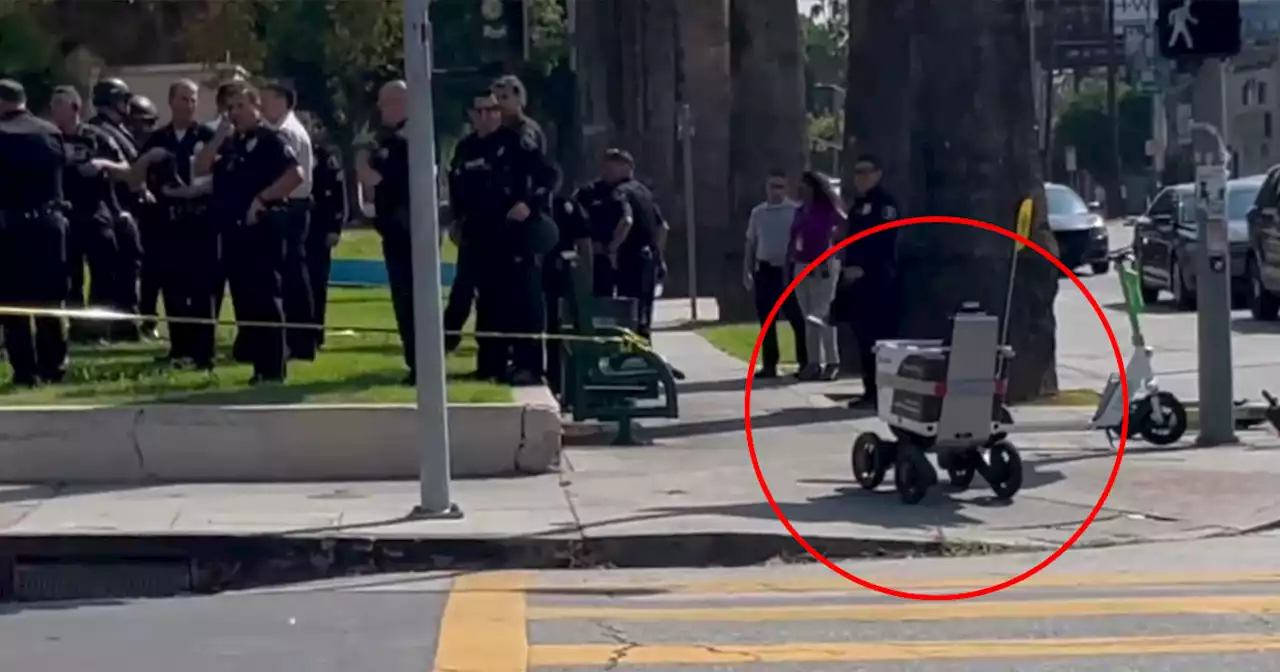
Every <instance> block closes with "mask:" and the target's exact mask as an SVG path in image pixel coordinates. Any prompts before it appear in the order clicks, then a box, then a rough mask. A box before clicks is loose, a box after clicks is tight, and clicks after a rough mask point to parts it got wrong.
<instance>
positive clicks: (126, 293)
mask: <svg viewBox="0 0 1280 672" xmlns="http://www.w3.org/2000/svg"><path fill="white" fill-rule="evenodd" d="M92 93H93V95H92V99H93V106H94V107H95V108H96V109H97V114H96V115H94V116H93V117H92V118H91V119H89V125H91V126H94V127H96V128H99V129H101V130H102V131H103V132H104V133H106V134H107V135H108V136H110V137H111V139H112V141H113V142H114V144H115V145H116V147H117V148H118V149H119V151H120V154H121V156H122V158H123V160H124V162H125V163H126V164H128V165H130V166H132V165H133V164H134V163H135V162H136V161H137V160H138V147H139V144H138V139H137V136H135V135H134V133H133V130H132V128H131V127H130V123H129V121H130V117H129V101H130V100H131V99H132V97H133V94H132V93H131V92H130V91H129V85H128V84H125V83H124V81H123V80H120V79H116V78H109V79H103V80H99V81H98V83H97V84H94V85H93V92H92ZM144 191H145V187H143V186H142V185H140V184H137V183H135V182H133V181H132V180H130V179H129V178H128V177H127V176H126V177H124V178H117V179H116V200H117V201H118V202H119V204H120V212H119V214H118V216H117V217H116V220H115V222H114V227H113V228H114V230H115V235H116V244H117V253H116V254H117V256H116V282H115V287H114V288H113V290H112V292H111V294H112V296H113V298H114V301H113V303H114V306H113V307H114V308H115V309H116V310H118V311H120V312H123V313H129V314H134V315H136V314H137V313H138V277H139V275H140V274H141V271H142V238H141V234H140V233H139V231H138V222H137V214H136V213H137V212H138V210H139V209H140V207H141V205H142V204H143V202H144V197H143V192H144ZM140 336H141V332H140V331H139V328H138V325H137V324H134V323H117V324H115V325H113V327H112V330H111V337H112V339H113V340H121V341H137V340H139V338H140Z"/></svg>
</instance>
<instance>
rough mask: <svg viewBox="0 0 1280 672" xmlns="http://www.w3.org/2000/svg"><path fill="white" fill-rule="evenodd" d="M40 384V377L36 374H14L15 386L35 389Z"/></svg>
mask: <svg viewBox="0 0 1280 672" xmlns="http://www.w3.org/2000/svg"><path fill="white" fill-rule="evenodd" d="M38 385H40V379H39V378H36V377H35V376H14V377H13V386H14V387H23V388H27V389H33V388H35V387H37V386H38Z"/></svg>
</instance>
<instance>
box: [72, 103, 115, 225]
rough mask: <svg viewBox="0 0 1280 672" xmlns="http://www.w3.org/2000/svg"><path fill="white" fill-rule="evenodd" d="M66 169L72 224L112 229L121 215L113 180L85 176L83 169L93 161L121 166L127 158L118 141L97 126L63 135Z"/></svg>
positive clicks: (98, 175)
mask: <svg viewBox="0 0 1280 672" xmlns="http://www.w3.org/2000/svg"><path fill="white" fill-rule="evenodd" d="M62 144H63V149H64V151H65V152H66V155H67V168H66V170H65V171H63V177H62V188H63V190H64V191H65V193H66V197H67V202H68V203H70V204H71V216H72V219H73V220H76V221H81V220H89V219H95V220H98V221H99V222H101V223H102V224H103V225H109V224H110V223H111V222H112V220H113V218H114V217H115V214H116V213H118V212H119V211H120V204H119V203H118V202H117V201H116V192H115V188H114V187H113V185H112V183H111V178H110V177H108V176H107V175H106V174H104V173H102V172H96V173H93V174H90V175H86V174H84V173H82V172H81V167H82V166H84V165H85V164H87V163H89V162H90V161H92V160H94V159H106V160H108V161H114V162H120V161H123V160H124V156H123V155H122V154H121V152H120V147H119V146H117V145H116V142H115V140H113V139H112V138H111V136H110V135H107V134H106V133H104V132H103V131H102V129H99V128H97V127H94V126H90V125H88V124H80V125H79V126H78V127H76V130H75V131H73V132H71V133H63V134H62Z"/></svg>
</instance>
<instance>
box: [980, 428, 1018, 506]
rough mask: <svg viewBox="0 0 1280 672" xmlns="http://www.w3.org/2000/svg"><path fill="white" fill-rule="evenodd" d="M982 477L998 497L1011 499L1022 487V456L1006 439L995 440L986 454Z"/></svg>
mask: <svg viewBox="0 0 1280 672" xmlns="http://www.w3.org/2000/svg"><path fill="white" fill-rule="evenodd" d="M982 476H983V478H985V479H987V485H990V486H991V491H992V492H994V493H995V495H996V497H997V498H999V499H1013V496H1014V495H1016V494H1018V490H1020V489H1022V456H1021V455H1019V454H1018V449H1017V448H1014V447H1013V444H1012V443H1010V442H1008V441H997V442H995V443H993V444H992V445H991V450H990V451H989V453H988V454H987V468H986V469H984V470H983V473H982Z"/></svg>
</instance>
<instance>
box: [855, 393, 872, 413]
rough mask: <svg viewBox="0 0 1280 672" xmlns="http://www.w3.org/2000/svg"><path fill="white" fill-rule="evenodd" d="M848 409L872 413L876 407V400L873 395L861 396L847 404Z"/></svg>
mask: <svg viewBox="0 0 1280 672" xmlns="http://www.w3.org/2000/svg"><path fill="white" fill-rule="evenodd" d="M849 408H850V409H855V410H866V411H874V410H875V409H876V408H877V406H876V398H875V396H874V395H865V394H864V395H863V396H861V397H858V398H857V399H855V400H853V401H851V402H849Z"/></svg>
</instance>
